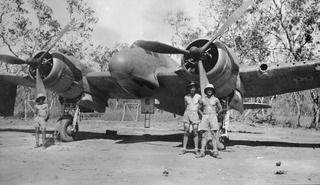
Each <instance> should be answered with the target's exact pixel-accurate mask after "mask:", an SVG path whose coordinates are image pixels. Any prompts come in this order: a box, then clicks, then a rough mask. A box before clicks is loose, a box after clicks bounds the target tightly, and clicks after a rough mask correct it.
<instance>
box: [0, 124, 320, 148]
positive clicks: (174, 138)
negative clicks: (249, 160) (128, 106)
mask: <svg viewBox="0 0 320 185" xmlns="http://www.w3.org/2000/svg"><path fill="white" fill-rule="evenodd" d="M0 132H24V133H32V134H33V133H34V129H11V128H5V129H0ZM234 132H235V131H234ZM236 132H239V133H245V134H261V133H260V132H243V131H236ZM47 133H48V134H52V133H53V131H48V132H47ZM182 137H183V133H176V134H167V135H150V134H143V135H118V134H117V133H116V132H111V133H109V135H107V134H105V133H97V132H79V133H78V134H77V136H76V139H75V140H76V141H82V140H91V139H111V140H115V141H116V143H118V144H128V143H140V142H152V141H165V142H182ZM191 140H192V139H190V142H191ZM238 145H244V146H274V147H302V148H320V143H294V142H282V141H256V140H254V141H253V140H229V141H228V142H227V144H226V146H238Z"/></svg>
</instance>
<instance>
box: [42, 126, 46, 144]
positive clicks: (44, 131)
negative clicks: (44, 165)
mask: <svg viewBox="0 0 320 185" xmlns="http://www.w3.org/2000/svg"><path fill="white" fill-rule="evenodd" d="M42 148H46V128H42Z"/></svg>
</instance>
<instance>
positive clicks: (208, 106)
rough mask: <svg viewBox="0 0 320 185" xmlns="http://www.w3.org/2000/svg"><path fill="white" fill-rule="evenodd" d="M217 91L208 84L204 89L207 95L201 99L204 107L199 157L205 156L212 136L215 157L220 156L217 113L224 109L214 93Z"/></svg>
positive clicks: (201, 104) (200, 128)
mask: <svg viewBox="0 0 320 185" xmlns="http://www.w3.org/2000/svg"><path fill="white" fill-rule="evenodd" d="M214 92H215V90H214V87H213V85H212V84H208V85H207V86H206V87H205V89H204V94H205V96H204V97H202V98H201V100H200V106H201V108H202V112H201V113H202V119H201V123H200V124H199V131H200V133H201V135H202V139H201V150H200V154H199V155H198V156H197V157H198V158H200V157H204V156H205V147H206V145H207V142H208V140H210V139H211V138H212V145H213V153H212V156H213V157H218V148H217V142H216V138H215V137H216V134H217V131H218V130H219V124H218V118H217V113H218V112H219V111H220V110H222V107H221V104H220V101H219V99H218V98H216V97H215V96H214V95H213V93H214Z"/></svg>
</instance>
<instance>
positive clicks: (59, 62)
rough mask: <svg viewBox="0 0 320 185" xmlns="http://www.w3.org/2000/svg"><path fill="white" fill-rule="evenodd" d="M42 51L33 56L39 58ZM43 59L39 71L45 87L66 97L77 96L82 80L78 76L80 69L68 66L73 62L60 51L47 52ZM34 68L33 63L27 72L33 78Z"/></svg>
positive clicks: (80, 91)
mask: <svg viewBox="0 0 320 185" xmlns="http://www.w3.org/2000/svg"><path fill="white" fill-rule="evenodd" d="M43 53H44V52H39V53H37V54H36V55H35V58H39V57H40V56H41V55H42V54H43ZM43 61H44V62H42V63H41V64H40V68H39V71H40V76H41V78H42V79H43V83H44V85H45V87H46V88H48V89H50V90H52V91H55V92H56V93H57V94H58V95H60V96H62V97H65V98H67V99H73V98H77V97H79V96H80V95H81V94H82V92H83V85H82V80H81V79H79V77H78V76H79V71H80V70H78V69H76V67H70V66H69V65H74V64H73V63H72V62H71V60H69V59H68V57H66V56H65V55H63V54H61V53H52V54H49V53H47V54H46V55H45V57H44V60H43ZM36 68H37V66H35V65H31V66H30V68H29V73H30V75H31V76H32V77H33V78H35V76H36ZM76 70H78V71H76Z"/></svg>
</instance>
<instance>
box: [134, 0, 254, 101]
mask: <svg viewBox="0 0 320 185" xmlns="http://www.w3.org/2000/svg"><path fill="white" fill-rule="evenodd" d="M253 3H254V2H253V0H247V1H246V2H244V3H243V4H242V5H241V6H240V7H239V8H238V9H237V10H236V11H234V12H233V13H232V15H231V16H230V17H229V18H228V19H227V21H226V23H225V24H224V25H223V26H222V27H221V28H220V29H219V30H218V31H217V32H216V33H215V34H214V36H212V38H211V39H210V40H209V41H208V42H207V43H206V44H204V45H203V46H202V47H196V46H192V47H191V48H190V49H189V50H185V49H179V48H176V47H173V46H170V45H167V44H164V43H161V42H154V41H144V40H138V41H136V42H135V43H134V44H135V45H137V46H139V47H141V48H144V49H146V50H149V51H152V52H156V53H163V54H183V55H187V56H189V57H191V58H192V59H193V62H192V64H194V65H195V64H196V62H198V69H199V77H200V88H201V95H204V87H205V86H206V85H207V84H209V80H208V78H207V75H206V71H205V69H204V67H203V64H202V62H203V59H204V57H205V55H206V54H207V51H208V50H209V49H210V48H209V46H210V44H211V43H212V42H213V41H214V40H216V39H217V38H218V37H220V36H221V34H223V33H224V32H225V31H226V30H227V29H228V28H229V27H230V26H231V25H232V24H233V23H234V22H235V21H236V20H238V19H239V17H240V16H241V15H242V14H243V13H244V12H245V11H246V10H247V8H248V7H249V6H250V5H253Z"/></svg>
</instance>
